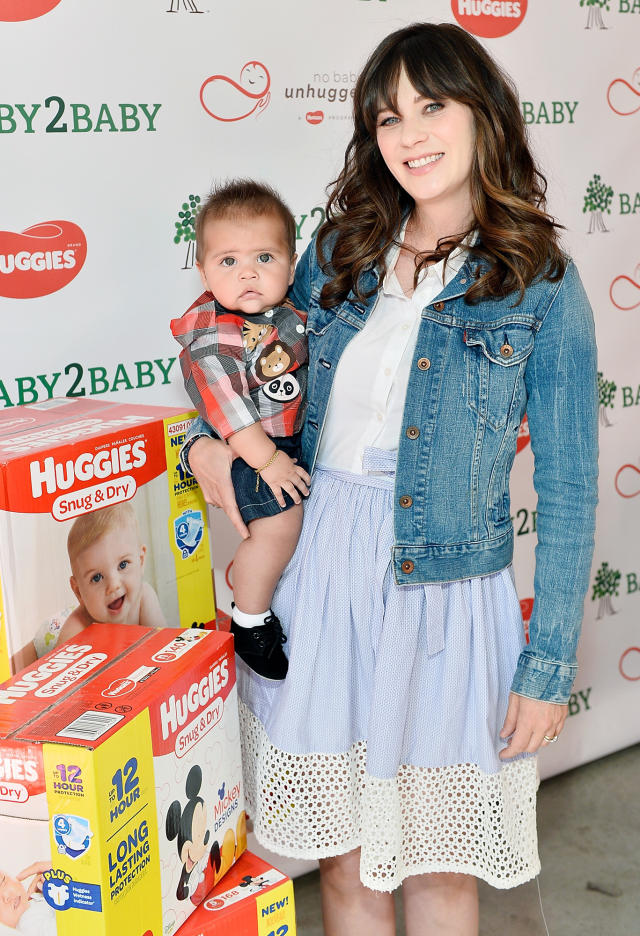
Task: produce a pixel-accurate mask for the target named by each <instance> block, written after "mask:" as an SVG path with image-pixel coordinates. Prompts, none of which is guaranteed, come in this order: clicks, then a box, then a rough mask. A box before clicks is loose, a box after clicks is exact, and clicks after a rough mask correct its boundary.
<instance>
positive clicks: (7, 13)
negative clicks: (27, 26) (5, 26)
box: [0, 0, 60, 23]
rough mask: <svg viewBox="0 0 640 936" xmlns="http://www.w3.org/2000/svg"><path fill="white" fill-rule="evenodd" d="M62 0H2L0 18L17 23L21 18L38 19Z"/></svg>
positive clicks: (6, 21)
mask: <svg viewBox="0 0 640 936" xmlns="http://www.w3.org/2000/svg"><path fill="white" fill-rule="evenodd" d="M59 3H60V0H0V20H1V21H2V22H4V23H17V22H18V21H20V20H30V19H36V17H38V16H43V15H44V14H45V13H48V12H49V10H53V8H54V7H57V6H58V4H59Z"/></svg>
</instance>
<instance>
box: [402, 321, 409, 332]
mask: <svg viewBox="0 0 640 936" xmlns="http://www.w3.org/2000/svg"><path fill="white" fill-rule="evenodd" d="M402 331H409V323H408V322H405V323H404V325H403V326H402Z"/></svg>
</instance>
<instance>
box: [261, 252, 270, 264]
mask: <svg viewBox="0 0 640 936" xmlns="http://www.w3.org/2000/svg"><path fill="white" fill-rule="evenodd" d="M271 260H273V257H272V256H271V254H270V253H261V254H260V256H259V257H258V263H269V261H271Z"/></svg>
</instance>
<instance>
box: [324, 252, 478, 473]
mask: <svg viewBox="0 0 640 936" xmlns="http://www.w3.org/2000/svg"><path fill="white" fill-rule="evenodd" d="M399 252H400V248H399V247H398V246H395V247H393V248H392V249H391V250H390V252H389V254H388V256H387V273H386V276H385V278H384V281H383V284H382V289H381V290H380V293H379V294H378V298H377V301H376V304H375V306H374V308H373V311H372V312H371V314H370V316H369V319H368V320H367V323H366V325H365V327H364V328H363V329H362V331H360V332H358V334H357V335H356V336H355V337H354V338H352V339H351V341H350V342H349V344H348V345H347V347H346V348H345V350H344V351H343V353H342V357H341V358H340V361H339V362H338V367H337V369H336V374H335V377H334V381H333V387H332V390H331V396H330V399H329V405H328V408H327V416H326V420H325V425H324V430H323V433H322V438H321V439H320V447H319V450H318V464H319V465H323V466H325V467H327V468H333V469H334V470H338V471H350V472H354V473H355V474H362V473H363V469H362V455H363V452H364V449H365V448H366V447H369V446H372V447H375V448H381V449H387V450H390V451H395V450H396V449H397V448H398V438H399V436H400V429H401V427H402V413H403V409H404V399H405V395H406V392H407V384H408V382H409V373H410V370H411V361H412V359H413V354H414V350H415V344H416V340H417V337H418V329H419V327H420V318H421V315H422V310H423V309H424V307H425V306H426V305H428V304H429V303H430V302H432V301H433V300H434V299H435V298H436V296H438V294H439V293H441V292H442V290H443V288H444V287H445V286H446V285H447V284H448V283H449V282H450V281H451V280H452V279H453V278H454V276H455V275H456V274H457V272H458V270H459V269H460V267H461V266H462V264H463V263H464V260H465V258H466V255H467V251H466V249H464V248H457V249H456V250H454V251H453V252H452V253H451V255H450V256H449V259H448V261H447V264H446V268H445V261H444V260H441V261H440V262H439V263H436V264H433V265H432V266H429V267H426V269H424V270H422V272H421V274H420V279H419V280H418V285H417V287H416V289H415V291H414V293H413V295H412V296H411V297H408V296H406V295H405V294H404V292H403V291H402V287H401V286H400V283H399V282H398V278H397V276H396V272H395V265H396V261H397V259H398V254H399ZM423 350H424V353H425V354H427V353H428V349H427V348H424V349H423Z"/></svg>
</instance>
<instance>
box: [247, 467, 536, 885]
mask: <svg viewBox="0 0 640 936" xmlns="http://www.w3.org/2000/svg"><path fill="white" fill-rule="evenodd" d="M365 465H369V466H373V467H375V468H376V469H378V470H376V471H374V472H373V473H370V474H365V475H355V474H350V473H346V472H335V471H330V470H326V469H324V468H322V467H319V468H317V469H316V471H315V474H314V476H313V483H312V487H311V493H310V496H309V498H308V499H307V501H306V503H305V514H304V524H303V529H302V535H301V538H300V542H299V544H298V548H297V550H296V553H295V556H294V558H293V559H292V560H291V562H290V564H289V566H288V567H287V569H286V570H285V573H284V575H283V576H282V579H281V581H280V584H279V586H278V589H277V592H276V595H275V597H274V601H273V610H274V611H275V613H276V614H277V615H278V616H279V617H280V619H281V621H282V625H283V628H284V631H285V633H286V634H287V636H288V642H287V644H286V647H285V649H286V650H287V652H288V656H289V673H288V675H287V678H286V680H284V681H283V682H279V683H277V682H271V681H268V680H265V679H262V678H261V677H259V676H257V675H256V674H255V673H253V672H252V671H251V670H249V669H247V668H246V667H245V666H244V664H242V663H241V661H238V669H239V675H238V679H239V691H240V697H241V699H242V703H241V717H242V721H243V725H244V732H243V734H244V747H245V751H244V755H245V756H244V764H245V774H246V776H245V781H246V792H247V798H248V802H249V810H250V813H251V815H252V817H253V819H254V827H255V832H256V835H257V837H258V839H259V840H260V841H261V842H262V843H263V844H264V845H265V846H266V847H267V848H270V849H271V850H272V851H275V852H276V853H280V854H286V855H289V856H293V857H305V858H310V857H312V858H320V857H327V856H329V855H335V854H341V853H344V852H347V851H350V850H351V849H353V848H357V847H359V848H361V879H362V881H363V883H365V884H366V885H367V886H369V887H372V888H374V889H379V890H391V889H393V888H394V887H396V886H398V884H400V883H401V881H402V880H403V878H404V877H406V876H407V875H408V874H417V873H426V872H430V871H459V872H464V873H470V874H475V875H477V876H479V877H482V878H484V879H485V880H487V881H489V883H492V884H494V885H495V886H499V887H511V886H514V885H515V884H519V883H522V881H525V880H528V879H529V878H530V877H532V876H534V875H535V874H536V873H537V871H538V868H539V863H538V856H537V842H536V831H535V791H536V789H537V784H538V779H537V770H536V761H535V758H531V757H523V758H519V759H516V760H514V761H511V762H509V763H508V764H506V765H505V764H504V763H503V762H502V761H500V760H499V758H498V752H499V751H500V750H501V749H502V748H503V747H504V742H503V741H501V739H500V737H499V733H500V730H501V728H502V724H503V722H504V717H505V713H506V709H507V701H508V695H509V688H510V685H511V681H512V678H513V674H514V672H515V668H516V663H517V660H518V656H519V654H520V651H521V649H522V647H523V646H524V630H523V625H522V617H521V613H520V605H519V602H518V598H517V595H516V591H515V587H514V582H513V575H512V572H511V569H510V568H509V569H504V570H502V571H501V572H497V573H495V574H493V575H489V576H486V577H483V578H474V579H466V580H464V581H459V582H451V583H447V584H443V585H439V584H436V585H415V586H398V585H396V584H395V583H394V580H393V575H392V571H391V567H390V557H391V547H392V544H393V484H394V473H393V467H394V466H393V454H392V453H382V452H379V451H377V450H372V449H369V450H367V452H366V461H365ZM381 469H382V470H381Z"/></svg>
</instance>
